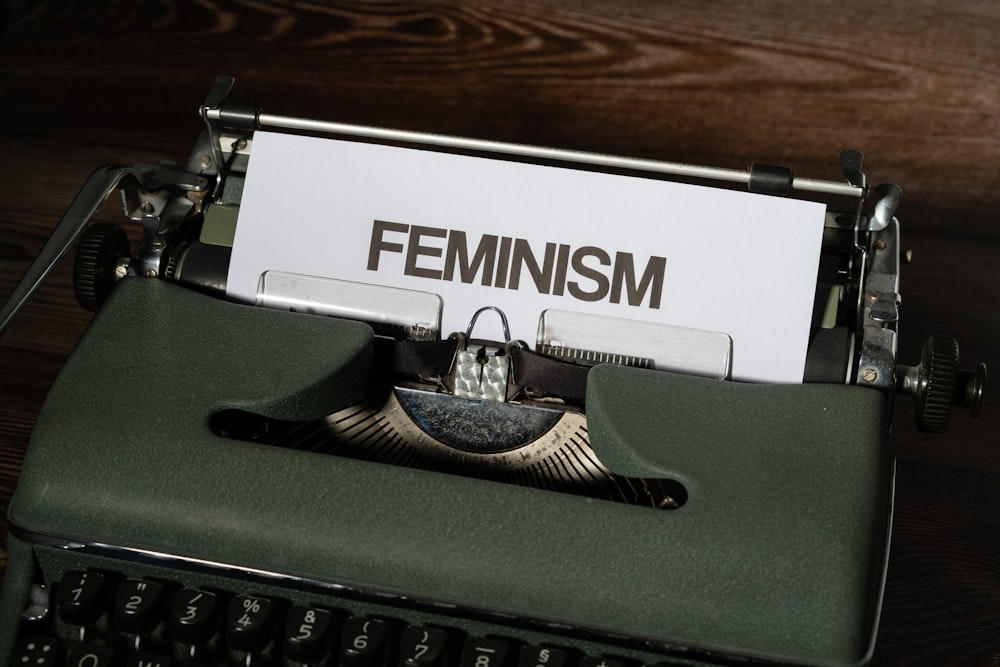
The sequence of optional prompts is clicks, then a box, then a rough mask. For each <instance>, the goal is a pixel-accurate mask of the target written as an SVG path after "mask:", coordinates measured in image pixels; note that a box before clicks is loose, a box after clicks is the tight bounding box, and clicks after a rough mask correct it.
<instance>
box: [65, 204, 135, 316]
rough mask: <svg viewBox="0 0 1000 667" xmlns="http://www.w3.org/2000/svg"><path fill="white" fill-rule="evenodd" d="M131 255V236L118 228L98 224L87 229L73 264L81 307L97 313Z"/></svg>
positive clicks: (77, 295) (75, 284)
mask: <svg viewBox="0 0 1000 667" xmlns="http://www.w3.org/2000/svg"><path fill="white" fill-rule="evenodd" d="M128 255H129V243H128V236H126V234H125V230H124V229H122V228H121V227H119V226H118V225H112V224H107V223H96V224H93V225H91V226H90V227H88V228H87V231H85V232H84V233H83V236H82V237H81V238H80V243H79V245H77V247H76V260H75V261H74V262H73V292H74V293H75V294H76V301H77V303H79V304H80V307H81V308H83V309H84V310H89V311H95V310H97V308H98V306H100V305H101V303H103V302H104V299H105V298H107V296H108V294H109V293H110V292H111V288H112V287H114V286H115V283H116V282H118V279H119V276H117V275H115V272H116V270H117V268H118V266H119V265H120V264H121V262H122V259H123V258H125V257H128Z"/></svg>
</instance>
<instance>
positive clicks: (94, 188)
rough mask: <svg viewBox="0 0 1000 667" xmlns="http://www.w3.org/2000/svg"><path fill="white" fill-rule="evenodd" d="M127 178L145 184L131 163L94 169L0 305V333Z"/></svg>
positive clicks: (1, 333) (140, 174) (0, 333)
mask: <svg viewBox="0 0 1000 667" xmlns="http://www.w3.org/2000/svg"><path fill="white" fill-rule="evenodd" d="M126 178H131V179H135V180H136V181H137V182H138V183H139V185H140V187H142V186H145V185H146V183H145V178H144V176H143V174H142V173H140V172H139V170H138V169H136V167H134V166H131V167H130V166H126V165H122V164H108V165H104V166H103V167H98V168H97V169H95V170H94V173H92V174H91V175H90V178H88V179H87V182H86V183H84V185H83V187H82V188H81V189H80V192H79V194H77V196H76V199H74V200H73V203H72V204H70V206H69V208H68V209H67V210H66V213H65V214H64V215H63V217H62V219H61V220H60V221H59V224H58V225H57V226H56V228H55V229H54V230H53V231H52V235H51V236H50V237H49V238H48V240H47V241H46V242H45V245H43V246H42V249H41V250H40V251H39V252H38V255H37V256H36V257H35V259H34V261H33V262H32V263H31V265H30V266H29V267H28V270H27V271H25V273H24V275H23V276H22V277H21V280H20V281H18V283H17V285H16V286H15V287H14V291H13V292H11V294H10V296H9V297H7V301H6V302H5V303H4V304H3V307H2V308H0V335H3V332H4V330H5V329H6V328H7V325H8V324H9V323H10V321H11V320H13V319H14V316H15V315H17V313H18V311H20V310H21V307H22V306H24V304H25V303H26V302H27V300H28V299H29V298H30V297H31V295H32V294H33V293H34V292H35V289H37V288H38V286H39V285H40V284H41V282H42V281H43V280H45V277H46V276H48V275H49V272H51V271H52V269H53V267H54V266H55V265H56V262H58V261H59V260H60V259H62V257H63V255H65V254H66V251H68V250H69V249H70V247H72V245H73V243H74V242H75V241H76V239H77V237H79V236H80V234H81V233H83V230H84V229H86V228H87V225H89V224H90V221H91V220H93V219H94V216H96V215H97V212H98V211H100V210H101V207H102V206H103V205H104V202H105V200H107V198H108V197H109V196H110V195H111V193H112V192H114V191H115V189H116V188H117V187H118V185H119V184H120V183H121V182H122V181H123V180H124V179H126Z"/></svg>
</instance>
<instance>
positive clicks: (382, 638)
mask: <svg viewBox="0 0 1000 667" xmlns="http://www.w3.org/2000/svg"><path fill="white" fill-rule="evenodd" d="M388 659H389V626H388V624H387V623H386V622H385V621H380V620H378V619H375V618H361V617H355V618H350V619H348V620H347V621H346V622H345V623H344V629H343V630H342V631H341V636H340V664H341V667H384V665H385V664H386V662H387V661H388Z"/></svg>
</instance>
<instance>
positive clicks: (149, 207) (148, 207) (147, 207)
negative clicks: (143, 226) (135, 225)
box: [139, 201, 156, 214]
mask: <svg viewBox="0 0 1000 667" xmlns="http://www.w3.org/2000/svg"><path fill="white" fill-rule="evenodd" d="M139 210H140V211H142V212H143V213H145V214H149V213H152V212H153V211H155V210H156V209H155V208H154V207H153V204H152V202H148V201H144V202H142V206H140V207H139Z"/></svg>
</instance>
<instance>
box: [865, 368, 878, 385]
mask: <svg viewBox="0 0 1000 667" xmlns="http://www.w3.org/2000/svg"><path fill="white" fill-rule="evenodd" d="M877 378H878V371H877V370H875V369H874V368H866V369H864V370H863V371H861V379H862V380H864V381H865V382H874V381H875V380H876V379H877Z"/></svg>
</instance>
